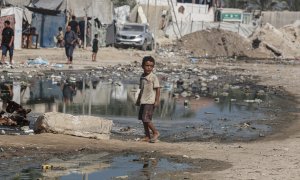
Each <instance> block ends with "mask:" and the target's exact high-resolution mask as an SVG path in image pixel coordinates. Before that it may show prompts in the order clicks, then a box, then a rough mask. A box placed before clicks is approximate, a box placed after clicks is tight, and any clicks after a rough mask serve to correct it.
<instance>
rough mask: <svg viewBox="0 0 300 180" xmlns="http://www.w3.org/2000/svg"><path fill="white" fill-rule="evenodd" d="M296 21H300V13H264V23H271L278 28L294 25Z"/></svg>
mask: <svg viewBox="0 0 300 180" xmlns="http://www.w3.org/2000/svg"><path fill="white" fill-rule="evenodd" d="M296 20H300V12H290V11H281V12H280V11H275V12H274V11H272V12H271V11H265V12H263V13H262V23H263V24H265V23H270V24H272V25H273V26H275V27H276V28H280V27H283V26H285V25H288V24H293V23H294V22H295V21H296Z"/></svg>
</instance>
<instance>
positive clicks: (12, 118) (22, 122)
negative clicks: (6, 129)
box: [0, 100, 31, 126]
mask: <svg viewBox="0 0 300 180" xmlns="http://www.w3.org/2000/svg"><path fill="white" fill-rule="evenodd" d="M30 112H31V109H24V108H23V107H22V106H21V105H19V104H18V103H16V102H14V101H10V100H8V102H7V107H6V113H7V114H5V112H4V111H1V112H0V125H2V126H3V125H4V126H28V125H29V121H28V120H27V114H28V113H30Z"/></svg>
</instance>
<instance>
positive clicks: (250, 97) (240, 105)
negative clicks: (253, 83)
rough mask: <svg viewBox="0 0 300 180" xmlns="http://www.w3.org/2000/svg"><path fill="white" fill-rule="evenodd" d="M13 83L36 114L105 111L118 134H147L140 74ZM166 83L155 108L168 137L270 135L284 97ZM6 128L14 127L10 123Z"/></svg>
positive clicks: (18, 97) (99, 113)
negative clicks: (141, 107) (188, 89)
mask: <svg viewBox="0 0 300 180" xmlns="http://www.w3.org/2000/svg"><path fill="white" fill-rule="evenodd" d="M12 84H13V87H14V88H13V89H14V91H19V92H21V93H14V97H13V99H14V100H15V101H17V102H20V103H21V105H23V106H24V107H25V108H30V109H32V112H34V113H32V114H37V115H38V114H41V113H45V112H53V111H54V112H63V113H69V114H73V115H92V116H101V117H106V118H109V119H112V120H113V121H114V127H113V134H112V137H115V138H131V139H132V138H136V137H138V136H141V135H143V128H142V126H141V122H140V121H138V120H137V114H138V107H137V106H135V99H136V97H137V94H138V77H134V78H132V79H130V80H124V79H120V80H118V81H113V80H111V79H108V80H99V79H98V80H91V79H86V80H85V79H81V80H76V79H72V78H69V79H67V80H65V81H55V80H53V78H52V79H49V78H48V79H46V78H40V79H32V80H31V81H29V82H28V83H27V84H26V86H25V85H24V84H22V83H18V82H13V83H12ZM162 85H163V88H162V91H161V102H160V107H159V108H157V109H156V111H155V114H154V119H155V121H154V122H155V124H156V126H157V127H158V129H159V131H160V132H161V140H164V141H180V140H184V141H192V140H205V139H211V138H218V139H222V140H229V141H231V140H251V139H255V138H257V137H260V136H265V135H266V134H269V133H270V132H271V130H272V126H270V125H268V123H269V122H271V121H272V120H274V115H273V114H272V112H271V110H272V109H273V107H274V105H275V104H276V103H278V102H280V101H282V100H281V99H279V100H276V98H275V97H276V96H274V95H269V94H267V93H265V94H263V95H261V96H258V95H257V91H256V90H252V91H250V90H248V91H247V94H246V93H245V92H244V91H243V89H242V88H239V87H238V86H235V87H232V88H231V89H230V90H227V92H226V93H227V94H225V95H224V93H223V94H222V93H221V95H218V96H214V97H212V95H209V93H210V94H214V93H216V92H217V91H218V89H209V90H206V91H204V92H205V93H208V95H207V94H204V95H206V96H207V97H203V96H202V95H203V94H200V95H197V94H196V95H193V96H189V97H186V96H187V95H185V94H184V93H187V92H185V91H182V90H180V87H179V88H178V83H177V84H176V83H174V84H170V83H169V82H165V81H162ZM176 85H177V87H176V88H175V87H174V86H176ZM237 87H238V88H237ZM191 88H192V89H191V92H193V91H194V92H201V90H199V88H198V87H197V86H192V87H191ZM197 88H198V89H197ZM248 88H250V87H248ZM251 88H252V87H251ZM219 94H220V93H219ZM258 98H259V99H258ZM277 99H278V98H277ZM277 101H278V102H277ZM35 119H36V116H34V117H31V120H32V122H34V120H35ZM0 128H1V127H0ZM2 129H5V130H6V132H9V129H8V127H2ZM11 131H12V132H15V131H16V130H15V129H11Z"/></svg>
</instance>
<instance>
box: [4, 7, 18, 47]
mask: <svg viewBox="0 0 300 180" xmlns="http://www.w3.org/2000/svg"><path fill="white" fill-rule="evenodd" d="M10 15H14V18H15V24H14V30H15V37H14V48H15V49H21V48H22V22H23V9H21V8H18V7H9V8H3V9H1V17H3V16H10ZM1 32H2V31H1Z"/></svg>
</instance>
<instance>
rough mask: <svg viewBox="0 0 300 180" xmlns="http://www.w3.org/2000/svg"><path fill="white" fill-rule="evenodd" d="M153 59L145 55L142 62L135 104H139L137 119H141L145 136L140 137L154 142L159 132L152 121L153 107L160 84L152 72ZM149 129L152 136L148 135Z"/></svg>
mask: <svg viewBox="0 0 300 180" xmlns="http://www.w3.org/2000/svg"><path fill="white" fill-rule="evenodd" d="M154 65H155V60H154V58H153V57H151V56H145V57H144V58H143V62H142V68H143V69H144V73H143V74H142V76H141V78H140V90H141V91H140V94H139V96H138V99H137V102H136V105H138V106H140V111H139V120H142V121H143V125H144V129H145V135H146V136H145V137H144V138H143V139H142V140H143V141H147V142H156V140H157V138H158V137H159V132H158V131H157V130H156V128H155V127H154V125H153V123H152V115H153V112H154V108H155V107H158V106H159V97H160V86H159V81H158V78H157V76H156V75H155V74H153V73H152V71H153V68H154ZM150 130H151V132H152V134H153V137H152V138H151V136H150Z"/></svg>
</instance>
